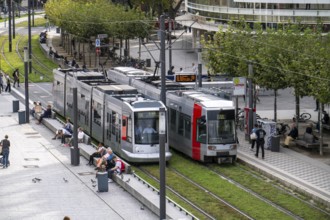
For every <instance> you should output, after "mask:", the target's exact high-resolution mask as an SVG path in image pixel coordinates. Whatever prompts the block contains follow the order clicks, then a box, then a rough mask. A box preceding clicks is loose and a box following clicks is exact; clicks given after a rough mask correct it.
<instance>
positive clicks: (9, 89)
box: [5, 75, 11, 92]
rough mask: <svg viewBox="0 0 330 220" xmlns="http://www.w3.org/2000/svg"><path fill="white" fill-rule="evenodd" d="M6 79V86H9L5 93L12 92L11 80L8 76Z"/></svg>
mask: <svg viewBox="0 0 330 220" xmlns="http://www.w3.org/2000/svg"><path fill="white" fill-rule="evenodd" d="M5 77H6V84H7V86H6V89H5V92H11V86H10V78H9V76H8V75H6V76H5Z"/></svg>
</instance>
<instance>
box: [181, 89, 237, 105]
mask: <svg viewBox="0 0 330 220" xmlns="http://www.w3.org/2000/svg"><path fill="white" fill-rule="evenodd" d="M176 93H177V94H178V95H180V96H184V97H187V98H190V99H193V100H195V101H198V102H200V103H201V104H203V105H204V106H205V107H217V108H218V107H233V102H232V101H231V100H226V99H224V98H220V97H218V96H214V95H211V94H207V93H203V92H201V91H196V90H189V91H176Z"/></svg>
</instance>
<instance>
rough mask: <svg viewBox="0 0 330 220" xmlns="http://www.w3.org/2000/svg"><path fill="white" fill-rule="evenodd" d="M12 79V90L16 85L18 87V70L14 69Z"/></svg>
mask: <svg viewBox="0 0 330 220" xmlns="http://www.w3.org/2000/svg"><path fill="white" fill-rule="evenodd" d="M13 79H14V84H13V86H14V88H15V85H16V83H17V87H19V70H18V68H16V69H15V70H14V72H13Z"/></svg>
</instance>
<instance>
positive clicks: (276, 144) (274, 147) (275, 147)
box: [270, 135, 280, 152]
mask: <svg viewBox="0 0 330 220" xmlns="http://www.w3.org/2000/svg"><path fill="white" fill-rule="evenodd" d="M271 138H272V139H271V146H270V150H271V151H272V152H280V136H278V135H277V136H276V135H274V136H272V137H271Z"/></svg>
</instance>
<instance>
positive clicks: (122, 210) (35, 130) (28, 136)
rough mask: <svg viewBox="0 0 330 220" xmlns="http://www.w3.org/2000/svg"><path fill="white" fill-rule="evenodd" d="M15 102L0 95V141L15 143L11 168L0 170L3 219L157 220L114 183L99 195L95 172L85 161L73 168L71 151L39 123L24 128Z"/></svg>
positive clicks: (82, 160)
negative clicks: (13, 110) (94, 182)
mask: <svg viewBox="0 0 330 220" xmlns="http://www.w3.org/2000/svg"><path fill="white" fill-rule="evenodd" d="M13 99H14V98H13V96H12V95H10V94H8V93H2V94H1V95H0V106H1V107H0V138H1V139H3V138H4V135H5V134H7V135H8V136H9V140H10V141H11V151H10V155H9V157H10V161H11V165H10V166H9V168H7V169H2V168H0V176H1V181H0V213H1V215H0V219H4V220H5V219H6V220H7V219H12V220H17V219H54V220H55V219H56V220H58V219H63V217H64V216H66V215H67V216H70V217H71V219H79V220H81V219H86V220H90V219H141V220H142V219H143V220H144V219H158V217H157V216H156V215H155V214H154V213H152V212H151V211H150V210H148V209H146V208H143V205H142V204H141V203H140V202H139V201H138V200H136V199H135V198H133V196H131V195H130V194H129V193H127V192H126V191H125V190H123V188H121V187H120V186H119V185H117V184H115V183H110V184H109V192H107V193H98V192H97V186H95V184H93V183H92V181H91V180H93V181H95V180H96V179H95V171H94V169H93V168H94V167H90V166H86V165H85V164H86V163H87V160H84V159H83V158H82V157H81V158H80V160H81V163H80V166H72V165H71V160H70V149H69V148H66V147H62V146H61V145H60V141H59V140H51V138H52V137H53V133H52V132H51V131H49V130H48V129H46V128H45V127H44V126H42V125H36V124H35V122H36V121H34V120H31V122H30V124H21V125H20V124H19V123H18V114H17V113H13V112H12V100H13ZM20 107H21V109H24V106H23V105H22V104H20ZM34 178H38V179H41V181H36V182H33V179H34Z"/></svg>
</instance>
